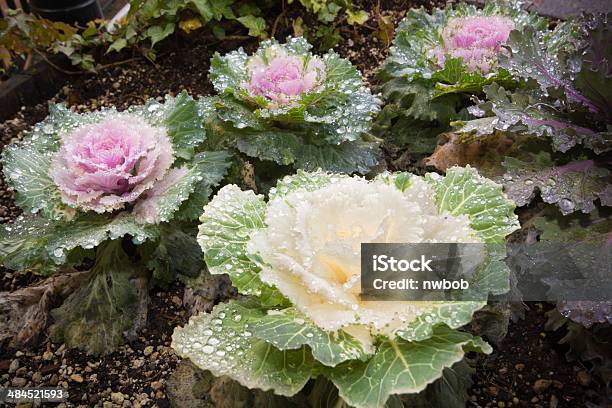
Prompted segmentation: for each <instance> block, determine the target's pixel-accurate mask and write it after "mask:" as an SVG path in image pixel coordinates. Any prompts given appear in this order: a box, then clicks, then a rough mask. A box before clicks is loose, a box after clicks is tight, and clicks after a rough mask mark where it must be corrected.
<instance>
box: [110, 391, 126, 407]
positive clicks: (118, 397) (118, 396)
mask: <svg viewBox="0 0 612 408" xmlns="http://www.w3.org/2000/svg"><path fill="white" fill-rule="evenodd" d="M124 399H125V395H123V394H122V393H120V392H111V401H113V402H114V403H115V404H119V405H121V404H123V400H124Z"/></svg>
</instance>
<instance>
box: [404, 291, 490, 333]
mask: <svg viewBox="0 0 612 408" xmlns="http://www.w3.org/2000/svg"><path fill="white" fill-rule="evenodd" d="M437 303H438V304H436V305H434V306H432V307H430V308H429V309H426V310H424V311H423V313H422V314H421V315H420V316H418V317H417V318H416V319H415V320H414V321H412V322H410V323H409V324H408V325H406V326H405V327H403V328H402V329H401V330H399V331H397V332H396V334H397V336H399V337H401V338H403V339H404V340H408V341H422V340H426V339H429V338H431V337H432V336H433V335H434V328H435V327H436V326H438V325H440V324H444V325H446V326H448V327H450V328H451V329H457V328H459V327H462V326H465V325H466V324H468V323H469V322H471V321H472V316H473V315H474V312H476V311H477V310H479V309H481V308H482V307H483V306H484V305H485V302H467V301H466V302H437Z"/></svg>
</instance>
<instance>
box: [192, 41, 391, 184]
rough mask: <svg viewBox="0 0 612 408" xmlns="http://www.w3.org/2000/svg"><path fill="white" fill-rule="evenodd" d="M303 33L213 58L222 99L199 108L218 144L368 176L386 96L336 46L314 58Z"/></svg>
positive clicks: (283, 162) (208, 100)
mask: <svg viewBox="0 0 612 408" xmlns="http://www.w3.org/2000/svg"><path fill="white" fill-rule="evenodd" d="M311 48H312V46H311V45H310V44H309V43H308V42H307V41H306V40H305V39H303V38H289V39H288V40H287V42H286V43H285V44H279V43H278V42H276V41H275V40H268V41H264V42H262V43H261V44H260V47H259V49H258V50H257V51H256V52H255V53H254V54H253V55H247V53H246V52H245V51H244V50H242V49H239V50H237V51H233V52H230V53H228V54H227V55H224V56H221V55H219V54H215V56H214V57H213V58H212V60H211V68H210V78H211V80H212V83H213V85H214V87H215V90H216V91H217V92H218V94H219V95H218V96H216V97H210V98H204V99H202V100H201V101H200V107H201V110H202V113H203V115H204V118H205V123H206V127H207V129H208V130H209V131H210V133H211V134H214V135H216V138H215V141H216V142H217V143H218V144H217V146H223V147H228V148H232V149H235V150H237V151H238V152H239V153H240V154H243V155H246V156H248V157H251V158H256V159H260V160H265V161H272V162H275V163H276V164H279V165H293V167H295V168H301V169H307V170H316V169H318V168H323V169H325V170H330V171H338V172H347V173H352V172H360V173H367V172H368V171H369V169H370V168H371V167H373V166H374V165H375V164H377V162H378V158H379V155H378V144H377V142H376V139H375V138H373V137H372V136H371V135H369V134H368V132H369V131H370V127H371V121H372V117H373V116H374V115H376V114H377V113H378V111H379V107H380V100H379V99H378V98H377V97H375V96H373V95H372V94H371V92H370V90H369V89H368V88H367V87H366V86H365V85H364V80H363V78H362V76H361V74H360V73H359V72H358V71H357V69H356V68H355V67H353V65H351V63H350V62H349V61H348V60H345V59H343V58H340V56H338V54H336V53H335V52H333V51H330V52H328V53H327V54H325V55H323V56H317V55H313V54H312V53H311V52H310V49H311Z"/></svg>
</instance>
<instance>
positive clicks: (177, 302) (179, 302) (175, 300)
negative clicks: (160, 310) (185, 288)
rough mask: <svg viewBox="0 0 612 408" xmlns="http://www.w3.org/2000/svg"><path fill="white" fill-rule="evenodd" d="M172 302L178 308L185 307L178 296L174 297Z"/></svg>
mask: <svg viewBox="0 0 612 408" xmlns="http://www.w3.org/2000/svg"><path fill="white" fill-rule="evenodd" d="M171 300H172V303H174V304H175V305H177V306H182V305H183V300H182V299H181V298H180V297H178V296H176V295H174V296H172V299H171Z"/></svg>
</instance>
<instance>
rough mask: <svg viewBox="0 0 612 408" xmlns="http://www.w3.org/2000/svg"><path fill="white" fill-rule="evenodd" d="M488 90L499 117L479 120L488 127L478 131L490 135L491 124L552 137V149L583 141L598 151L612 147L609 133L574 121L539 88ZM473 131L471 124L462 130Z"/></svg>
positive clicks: (503, 128) (495, 126) (494, 87)
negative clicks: (489, 120)
mask: <svg viewBox="0 0 612 408" xmlns="http://www.w3.org/2000/svg"><path fill="white" fill-rule="evenodd" d="M485 92H486V94H487V98H488V103H490V104H491V105H492V111H493V112H494V113H495V115H496V118H495V119H494V120H493V121H492V122H491V123H487V122H485V121H484V119H481V120H479V121H480V123H482V124H486V126H487V127H485V128H484V129H483V128H481V126H480V124H479V126H476V129H475V130H476V133H477V134H481V135H482V134H487V131H489V130H490V128H488V126H492V127H493V128H494V129H496V130H501V131H508V132H515V133H518V134H526V135H535V136H547V137H550V138H552V142H553V148H554V149H555V150H558V151H561V152H566V151H568V150H569V149H571V148H572V147H574V146H576V144H583V145H584V146H585V147H587V148H589V149H592V150H594V151H595V152H596V153H602V152H605V151H608V150H610V149H612V138H610V135H607V134H606V133H602V132H598V131H597V130H593V129H591V128H589V127H587V126H586V124H585V125H581V124H579V122H578V123H577V122H574V121H572V120H571V118H570V115H568V114H567V113H565V112H559V111H558V109H556V108H552V106H553V105H554V103H555V102H554V100H550V99H548V98H546V97H544V96H543V95H542V94H541V93H540V92H539V91H533V90H532V91H529V90H525V91H519V92H516V93H514V94H511V93H509V92H508V91H506V90H505V89H504V88H502V87H499V86H498V85H497V84H492V85H490V86H488V87H485ZM470 123H472V122H468V124H470ZM474 125H475V123H474ZM471 131H472V129H470V128H469V127H468V128H467V129H465V130H459V132H460V133H465V132H471Z"/></svg>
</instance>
